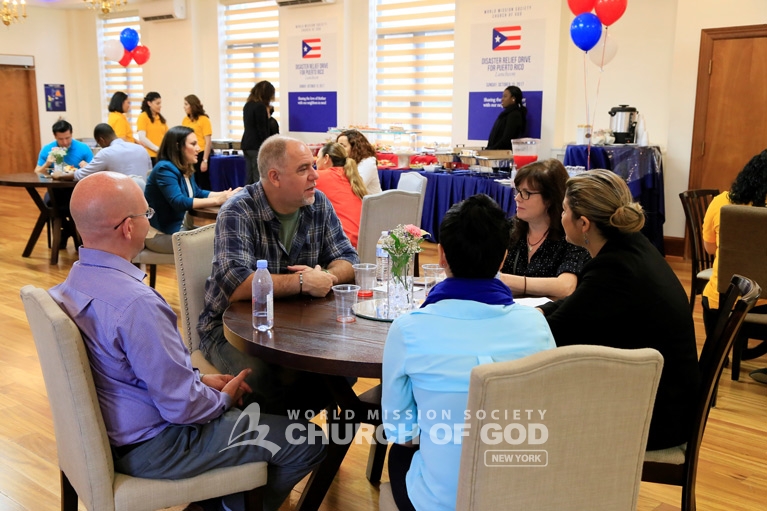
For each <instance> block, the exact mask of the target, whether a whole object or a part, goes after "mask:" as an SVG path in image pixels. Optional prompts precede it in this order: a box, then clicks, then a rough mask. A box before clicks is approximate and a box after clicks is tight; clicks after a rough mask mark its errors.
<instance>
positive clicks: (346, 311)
mask: <svg viewBox="0 0 767 511" xmlns="http://www.w3.org/2000/svg"><path fill="white" fill-rule="evenodd" d="M332 289H333V295H335V297H336V321H338V322H339V323H353V322H355V321H357V318H356V317H355V316H354V311H353V310H352V307H354V306H355V305H356V304H357V293H358V292H359V290H360V287H359V286H357V285H354V284H338V285H336V286H333V288H332Z"/></svg>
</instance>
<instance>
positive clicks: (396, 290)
mask: <svg viewBox="0 0 767 511" xmlns="http://www.w3.org/2000/svg"><path fill="white" fill-rule="evenodd" d="M414 259H415V258H414V256H413V255H410V256H404V257H403V258H402V259H400V260H398V259H397V258H396V257H391V256H390V257H389V280H388V281H387V286H386V300H387V310H388V317H389V319H395V318H397V317H399V316H400V315H402V314H403V313H405V312H407V311H409V310H412V309H413V308H414V303H413V269H414V267H415V264H414Z"/></svg>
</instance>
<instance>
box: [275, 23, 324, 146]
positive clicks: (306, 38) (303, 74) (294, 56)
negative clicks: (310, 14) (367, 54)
mask: <svg viewBox="0 0 767 511" xmlns="http://www.w3.org/2000/svg"><path fill="white" fill-rule="evenodd" d="M290 33H291V35H290V37H289V38H288V43H289V44H288V47H287V49H283V48H280V57H282V56H283V55H285V58H286V60H287V62H288V68H289V73H288V74H287V77H286V82H287V83H286V85H287V90H288V131H291V132H299V131H302V132H310V133H325V132H326V131H327V130H328V128H331V127H333V126H337V125H338V51H337V45H336V37H337V23H336V20H335V19H325V20H316V21H305V22H301V23H295V24H294V26H292V27H291V30H290Z"/></svg>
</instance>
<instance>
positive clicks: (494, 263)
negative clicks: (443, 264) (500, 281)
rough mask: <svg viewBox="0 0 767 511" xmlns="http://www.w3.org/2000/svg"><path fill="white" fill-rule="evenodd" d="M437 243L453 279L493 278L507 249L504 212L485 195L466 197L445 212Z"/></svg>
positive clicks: (507, 239)
mask: <svg viewBox="0 0 767 511" xmlns="http://www.w3.org/2000/svg"><path fill="white" fill-rule="evenodd" d="M439 243H440V245H442V249H443V250H444V251H445V258H446V259H447V264H448V265H449V266H450V271H451V273H452V274H453V276H454V277H459V278H466V279H490V278H493V277H494V276H495V275H496V274H497V273H498V269H499V268H500V267H501V263H502V262H503V259H504V257H506V249H507V248H508V247H509V221H508V219H507V218H506V212H505V211H504V210H502V209H501V208H500V206H498V204H496V202H495V201H494V200H493V199H491V198H490V197H488V196H487V195H485V194H477V195H474V196H472V197H469V198H468V199H466V200H464V201H462V202H459V203H458V204H455V205H453V207H451V208H450V209H449V210H448V212H447V213H445V217H444V218H443V220H442V223H441V224H440V226H439Z"/></svg>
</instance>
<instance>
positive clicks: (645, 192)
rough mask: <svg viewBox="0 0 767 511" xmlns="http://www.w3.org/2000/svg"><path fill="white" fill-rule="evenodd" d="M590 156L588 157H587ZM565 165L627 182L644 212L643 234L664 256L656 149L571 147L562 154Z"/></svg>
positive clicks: (660, 167)
mask: <svg viewBox="0 0 767 511" xmlns="http://www.w3.org/2000/svg"><path fill="white" fill-rule="evenodd" d="M589 152H590V154H589ZM565 165H567V166H580V167H585V168H586V169H587V170H589V169H600V168H601V169H607V170H612V171H613V172H615V173H616V174H618V175H619V176H621V177H622V178H623V179H625V180H626V183H627V184H628V187H629V190H631V195H632V196H633V197H634V200H636V201H637V202H639V203H640V204H641V205H642V208H644V211H645V215H646V221H645V226H644V228H643V229H642V233H644V235H645V236H647V238H648V239H649V240H650V241H651V242H652V244H653V245H655V246H656V247H657V249H658V250H660V253H661V254H664V255H665V249H664V246H663V223H664V222H665V221H666V205H665V201H664V196H663V160H662V158H661V152H660V148H659V147H657V146H649V147H640V146H635V145H612V146H591V150H590V151H589V147H588V146H585V145H571V146H567V151H566V152H565Z"/></svg>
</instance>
